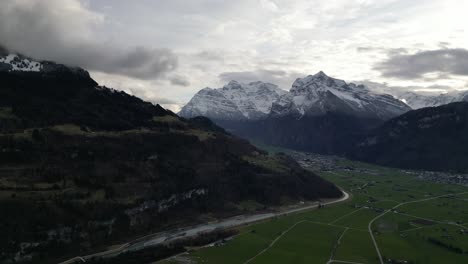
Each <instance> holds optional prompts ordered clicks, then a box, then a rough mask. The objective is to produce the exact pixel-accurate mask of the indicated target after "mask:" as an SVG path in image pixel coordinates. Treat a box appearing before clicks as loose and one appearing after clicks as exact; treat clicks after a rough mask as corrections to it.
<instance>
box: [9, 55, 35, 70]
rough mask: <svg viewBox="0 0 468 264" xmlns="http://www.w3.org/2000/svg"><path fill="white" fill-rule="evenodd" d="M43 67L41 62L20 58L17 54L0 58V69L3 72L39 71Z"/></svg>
mask: <svg viewBox="0 0 468 264" xmlns="http://www.w3.org/2000/svg"><path fill="white" fill-rule="evenodd" d="M42 67H43V65H42V63H41V62H38V61H34V60H32V59H29V58H26V57H24V56H20V55H17V54H8V55H5V56H2V57H0V69H3V70H5V71H32V72H39V71H41V69H42Z"/></svg>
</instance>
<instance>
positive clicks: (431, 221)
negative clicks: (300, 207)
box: [166, 164, 468, 264]
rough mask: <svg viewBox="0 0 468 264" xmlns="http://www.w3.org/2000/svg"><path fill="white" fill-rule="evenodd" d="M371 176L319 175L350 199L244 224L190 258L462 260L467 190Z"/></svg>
mask: <svg viewBox="0 0 468 264" xmlns="http://www.w3.org/2000/svg"><path fill="white" fill-rule="evenodd" d="M358 166H362V164H359V165H358ZM372 171H373V172H372V173H370V172H363V171H362V170H353V169H350V170H347V171H344V170H341V171H334V172H324V173H321V176H323V177H324V178H326V179H328V180H330V181H332V182H334V183H335V184H337V185H339V186H341V187H342V188H344V189H345V190H346V191H348V192H349V193H350V194H352V198H351V199H350V200H348V201H346V202H344V203H341V204H337V205H331V206H326V207H325V208H321V209H316V210H313V211H308V212H304V213H298V214H294V215H288V216H284V217H279V218H276V219H273V220H269V221H266V222H261V223H256V224H253V225H250V226H246V227H242V228H241V233H240V234H239V235H238V236H236V237H234V238H233V239H232V240H229V241H227V242H226V243H224V244H222V245H219V246H212V247H205V248H201V249H198V250H194V251H192V252H190V254H189V255H188V257H189V259H191V260H192V261H193V262H195V263H209V264H219V263H226V264H242V263H252V264H257V263H258V264H261V263H265V264H271V263H324V264H325V263H351V264H353V263H354V264H363V263H377V264H378V263H424V264H430V263H468V188H467V187H463V186H458V185H446V184H435V183H430V182H425V181H421V180H419V179H417V178H416V177H415V176H413V175H407V174H405V173H403V172H401V171H399V170H394V169H387V168H380V167H372ZM369 230H371V231H369ZM373 238H374V239H375V244H374V242H373ZM379 254H380V255H381V259H380V258H379ZM184 258H185V257H184ZM166 262H168V263H177V262H178V260H177V258H175V259H172V260H168V261H166Z"/></svg>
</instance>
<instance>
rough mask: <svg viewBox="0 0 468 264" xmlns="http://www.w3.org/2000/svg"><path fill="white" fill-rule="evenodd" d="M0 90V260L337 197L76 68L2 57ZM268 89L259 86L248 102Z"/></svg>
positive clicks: (245, 146)
mask: <svg viewBox="0 0 468 264" xmlns="http://www.w3.org/2000/svg"><path fill="white" fill-rule="evenodd" d="M0 83H1V85H2V88H1V89H0V194H1V195H0V210H1V211H2V212H5V214H3V215H2V217H1V218H0V236H1V237H2V239H1V240H0V248H1V249H2V250H1V251H0V262H4V261H6V262H21V261H26V262H27V261H29V262H32V263H57V262H60V260H63V259H64V258H65V257H66V256H70V255H75V254H77V253H80V254H86V253H87V252H89V251H92V250H97V249H100V248H104V247H105V246H106V245H107V244H108V243H119V242H121V239H122V238H128V237H129V236H137V235H139V234H147V233H148V232H150V231H151V232H156V231H159V230H165V229H168V228H175V227H179V226H180V225H189V224H194V223H199V222H204V221H206V219H210V221H211V220H213V219H216V217H222V216H229V215H233V214H239V213H243V212H244V211H243V210H244V209H242V207H240V206H239V204H240V203H241V202H243V201H255V203H258V204H260V205H262V206H263V207H265V206H270V205H280V204H283V203H284V201H291V202H294V201H296V202H297V201H299V200H315V199H318V198H327V197H328V198H331V197H339V196H341V195H342V193H341V191H340V190H339V189H338V188H337V187H336V186H334V185H333V184H331V183H329V182H327V181H325V180H323V179H322V178H320V177H318V176H317V175H315V174H314V173H312V172H310V171H306V170H304V169H302V168H301V167H300V166H299V165H298V164H297V163H296V162H295V161H294V160H292V159H291V158H289V157H288V156H286V155H284V154H279V155H274V156H271V155H269V154H267V153H265V152H263V151H261V150H259V149H257V148H256V147H254V146H253V145H251V144H249V142H248V141H246V140H243V139H241V138H238V137H236V136H234V135H232V134H230V133H227V132H226V131H225V130H224V129H222V128H220V127H218V126H217V125H215V124H214V123H212V122H211V121H210V120H209V119H207V118H204V117H195V118H190V119H186V118H181V117H178V116H177V115H176V114H174V113H172V112H170V111H168V110H165V109H164V108H162V107H161V106H159V105H155V104H152V103H149V102H145V101H143V100H141V99H139V98H137V97H134V96H131V95H128V94H126V93H125V92H122V91H117V90H114V89H111V88H107V87H103V86H99V85H98V84H97V83H96V82H95V81H94V80H93V79H92V78H91V77H90V75H89V73H88V72H87V71H86V70H84V69H81V68H76V67H69V66H66V65H61V64H56V63H54V62H46V61H39V60H34V59H31V58H28V57H25V56H22V55H17V54H10V53H8V52H6V51H5V50H1V52H0ZM252 85H253V86H255V84H252ZM233 86H235V85H233ZM272 87H273V86H270V85H266V88H265V87H263V85H258V89H257V91H258V94H259V96H260V94H261V93H262V90H265V89H270V88H272ZM256 106H257V107H259V109H263V108H262V107H264V106H262V105H256ZM252 113H253V112H252ZM263 207H262V208H263ZM6 212H8V213H6ZM25 212H27V215H26V216H25Z"/></svg>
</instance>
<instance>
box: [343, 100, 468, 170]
mask: <svg viewBox="0 0 468 264" xmlns="http://www.w3.org/2000/svg"><path fill="white" fill-rule="evenodd" d="M352 151H353V152H352V154H351V156H352V157H353V158H357V159H361V160H365V161H369V162H374V163H378V164H383V165H389V166H394V167H401V168H412V169H427V170H440V171H465V172H466V171H468V103H466V102H460V103H452V104H448V105H444V106H440V107H431V108H424V109H420V110H415V111H410V112H408V113H406V114H404V115H402V116H399V117H397V118H394V119H392V120H390V121H388V122H386V123H385V124H384V125H382V126H381V127H380V128H378V129H376V130H375V131H373V133H371V135H369V136H366V137H364V139H361V140H359V141H358V143H356V144H355V145H354V149H353V150H352Z"/></svg>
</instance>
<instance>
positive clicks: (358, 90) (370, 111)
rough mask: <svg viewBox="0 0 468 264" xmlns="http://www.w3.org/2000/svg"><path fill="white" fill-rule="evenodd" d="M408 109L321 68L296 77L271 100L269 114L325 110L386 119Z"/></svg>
mask: <svg viewBox="0 0 468 264" xmlns="http://www.w3.org/2000/svg"><path fill="white" fill-rule="evenodd" d="M409 110H411V109H410V108H409V107H408V106H407V105H406V104H405V103H403V102H402V101H400V100H398V99H396V98H394V97H393V96H391V95H387V94H376V93H373V92H371V91H370V90H369V89H367V88H366V87H365V86H363V85H355V84H353V83H350V84H347V83H346V82H345V81H343V80H339V79H335V78H331V77H329V76H327V75H326V74H325V73H323V72H319V73H317V74H315V75H309V76H307V77H305V78H301V79H297V80H296V81H295V82H294V83H293V85H292V88H291V90H290V91H289V93H287V94H284V95H283V96H281V97H280V99H279V100H277V101H276V102H274V103H273V106H272V111H271V114H272V116H274V117H276V116H296V117H297V118H301V117H302V116H320V115H324V114H327V113H335V114H345V115H350V116H354V117H362V118H372V119H380V120H386V119H389V118H392V117H395V116H398V115H400V114H402V113H405V112H407V111H409Z"/></svg>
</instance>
